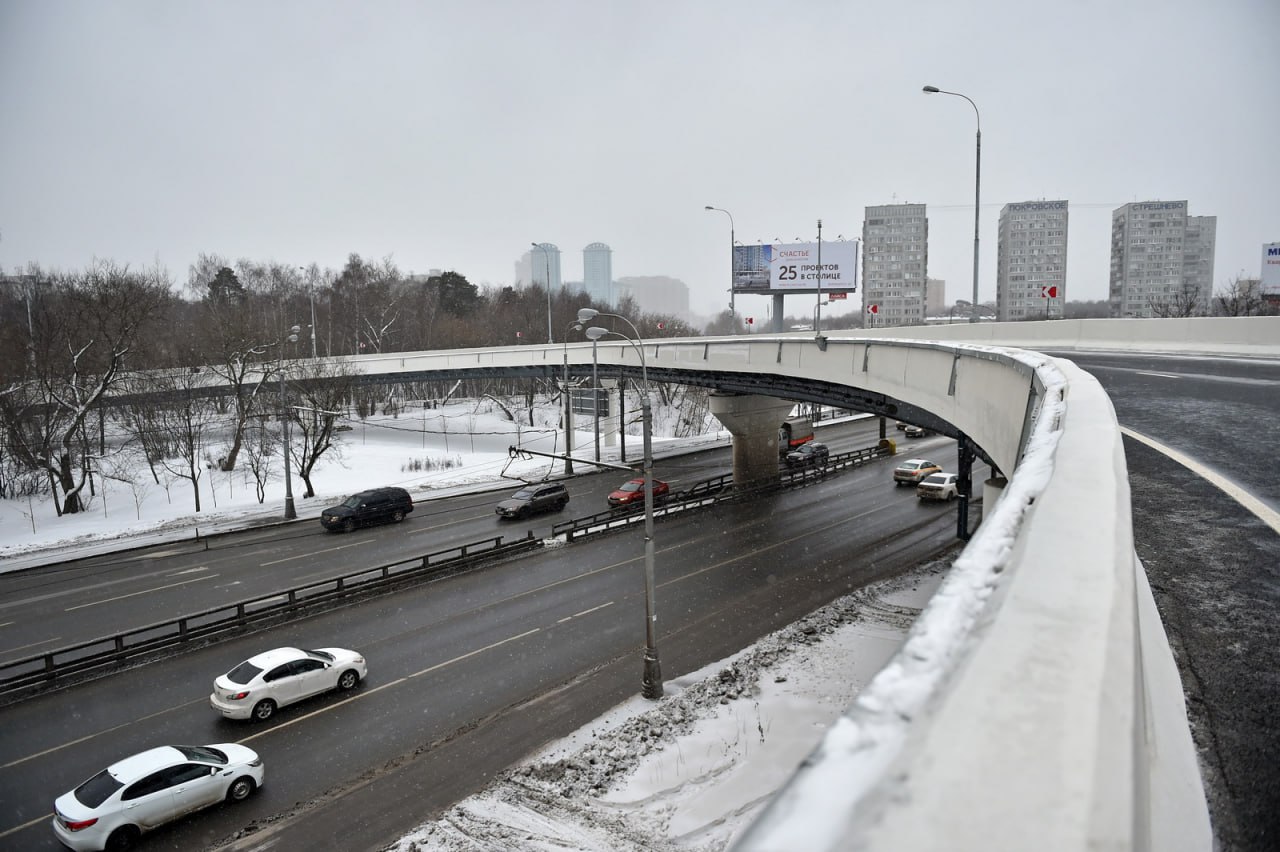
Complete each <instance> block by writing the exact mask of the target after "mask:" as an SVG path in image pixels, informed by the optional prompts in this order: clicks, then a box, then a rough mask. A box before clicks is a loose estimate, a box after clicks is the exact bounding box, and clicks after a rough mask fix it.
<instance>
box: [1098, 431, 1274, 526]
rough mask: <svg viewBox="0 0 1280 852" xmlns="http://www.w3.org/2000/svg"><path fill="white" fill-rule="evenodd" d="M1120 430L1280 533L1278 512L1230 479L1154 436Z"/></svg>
mask: <svg viewBox="0 0 1280 852" xmlns="http://www.w3.org/2000/svg"><path fill="white" fill-rule="evenodd" d="M1120 431H1121V432H1123V433H1124V434H1126V435H1128V436H1129V437H1130V438H1133V439H1134V440H1135V441H1141V442H1142V443H1144V444H1146V445H1147V446H1148V447H1151V448H1152V449H1153V450H1156V451H1157V452H1161V453H1164V454H1165V455H1166V456H1168V457H1169V458H1171V459H1173V460H1174V461H1176V462H1177V463H1178V464H1180V465H1182V466H1183V467H1185V468H1186V469H1187V470H1189V471H1191V472H1192V473H1194V474H1195V475H1196V476H1199V477H1201V478H1202V479H1207V480H1208V481H1209V482H1211V483H1213V484H1214V485H1216V486H1217V487H1218V488H1220V489H1222V491H1223V493H1225V494H1226V495H1227V496H1228V497H1230V498H1231V499H1232V500H1235V501H1236V502H1237V503H1239V504H1240V505H1241V506H1243V507H1244V508H1245V509H1247V510H1248V511H1250V512H1252V513H1253V514H1255V515H1257V516H1258V519H1259V520H1260V521H1262V522H1263V523H1264V524H1266V525H1267V526H1269V527H1271V529H1273V530H1275V531H1276V532H1278V533H1280V512H1276V511H1274V510H1273V509H1272V508H1271V507H1270V506H1268V505H1267V504H1266V503H1263V502H1262V501H1261V500H1259V499H1258V498H1257V497H1254V496H1253V495H1252V494H1250V493H1249V492H1248V491H1246V490H1244V489H1243V488H1241V487H1240V486H1239V485H1236V484H1235V483H1234V482H1232V481H1231V480H1230V479H1227V478H1226V477H1225V476H1223V475H1222V474H1220V473H1215V472H1214V471H1212V470H1210V469H1209V468H1207V467H1205V466H1204V465H1202V464H1200V463H1199V462H1198V461H1196V460H1195V459H1193V458H1191V457H1190V456H1186V455H1183V454H1182V453H1180V452H1178V451H1177V450H1175V449H1174V448H1173V447H1170V446H1168V445H1166V444H1162V443H1160V442H1159V441H1157V440H1156V439H1155V438H1149V437H1147V436H1146V435H1143V434H1142V433H1141V432H1135V431H1133V430H1132V429H1129V428H1128V427H1125V426H1121V427H1120Z"/></svg>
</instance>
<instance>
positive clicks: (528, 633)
mask: <svg viewBox="0 0 1280 852" xmlns="http://www.w3.org/2000/svg"><path fill="white" fill-rule="evenodd" d="M541 630H542V628H541V627H535V628H533V629H532V630H526V631H525V632H524V633H517V634H516V635H515V636H509V637H507V638H506V639H501V640H499V641H497V642H494V643H492V644H490V645H485V646H484V647H483V648H476V649H475V650H474V651H468V652H467V653H465V654H460V655H458V656H456V657H454V658H453V659H451V660H445V661H444V662H442V663H436V664H435V665H434V666H429V667H427V668H425V669H423V670H422V671H420V672H414V673H413V674H411V675H405V676H404V677H398V678H396V679H395V680H393V681H391V682H390V683H384V684H381V685H379V686H375V687H374V688H372V689H369V690H361V691H360V692H359V693H358V694H356V695H352V696H351V697H350V698H346V699H344V700H342V701H338V702H336V703H334V704H328V705H326V706H324V707H321V708H320V709H319V710H313V711H312V712H310V713H307V714H306V715H305V716H299V717H298V718H296V719H290V720H289V721H287V722H283V723H281V724H279V725H276V726H274V727H271V728H268V729H266V730H265V731H259V732H258V733H256V734H250V735H249V736H247V737H245V738H244V739H242V740H240V741H239V742H240V744H241V745H244V744H245V743H248V742H252V741H253V740H256V739H257V738H258V737H261V736H265V735H267V734H270V733H272V732H273V731H279V730H281V729H282V728H287V727H289V726H290V725H296V724H298V723H299V722H301V721H303V720H304V719H310V718H312V717H313V716H319V715H320V714H321V713H328V712H329V711H330V710H336V709H337V708H339V707H341V706H343V705H344V704H350V703H351V702H352V701H359V700H360V699H362V698H368V697H369V696H370V695H375V694H377V693H379V692H381V691H382V690H384V689H390V688H391V687H393V686H395V685H396V684H400V683H404V682H405V681H406V680H408V679H409V678H414V677H417V676H418V675H424V674H427V673H428V672H433V671H435V670H437V669H442V668H444V667H445V666H450V665H453V664H454V663H457V662H460V661H462V660H465V659H467V658H468V657H474V656H475V655H476V654H481V653H484V652H485V651H491V650H493V649H494V648H497V647H499V646H501V645H505V644H507V643H508V642H515V641H516V640H518V639H523V638H525V637H526V636H532V635H533V634H535V633H538V632H540V631H541Z"/></svg>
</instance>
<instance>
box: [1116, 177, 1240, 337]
mask: <svg viewBox="0 0 1280 852" xmlns="http://www.w3.org/2000/svg"><path fill="white" fill-rule="evenodd" d="M1217 228H1218V219H1217V217H1216V216H1188V215H1187V202H1185V201H1140V202H1134V203H1132V204H1126V205H1124V206H1123V207H1119V208H1117V209H1116V210H1114V211H1112V213H1111V299H1110V301H1111V316H1113V317H1154V316H1186V315H1189V314H1190V313H1198V314H1204V313H1208V312H1209V307H1210V304H1211V299H1212V296H1213V257H1214V247H1215V242H1216V238H1217Z"/></svg>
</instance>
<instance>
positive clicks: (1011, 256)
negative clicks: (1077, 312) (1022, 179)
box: [996, 201, 1067, 322]
mask: <svg viewBox="0 0 1280 852" xmlns="http://www.w3.org/2000/svg"><path fill="white" fill-rule="evenodd" d="M996 239H997V243H996V257H997V261H996V317H997V319H999V320H1000V322H1018V321H1020V320H1030V319H1061V318H1062V315H1063V313H1062V309H1063V306H1064V305H1065V304H1066V302H1067V202H1066V201H1023V202H1019V203H1016V204H1006V205H1005V206H1004V207H1003V208H1001V210H1000V225H999V229H998V233H997V237H996Z"/></svg>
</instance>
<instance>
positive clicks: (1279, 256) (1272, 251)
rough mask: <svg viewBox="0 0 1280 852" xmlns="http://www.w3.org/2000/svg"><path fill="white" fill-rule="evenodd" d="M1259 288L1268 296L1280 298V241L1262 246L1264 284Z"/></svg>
mask: <svg viewBox="0 0 1280 852" xmlns="http://www.w3.org/2000/svg"><path fill="white" fill-rule="evenodd" d="M1258 290H1259V292H1260V293H1261V294H1262V295H1263V296H1266V297H1267V298H1280V243H1267V244H1266V245H1264V246H1263V247H1262V285H1261V286H1260V287H1259V288H1258Z"/></svg>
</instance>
